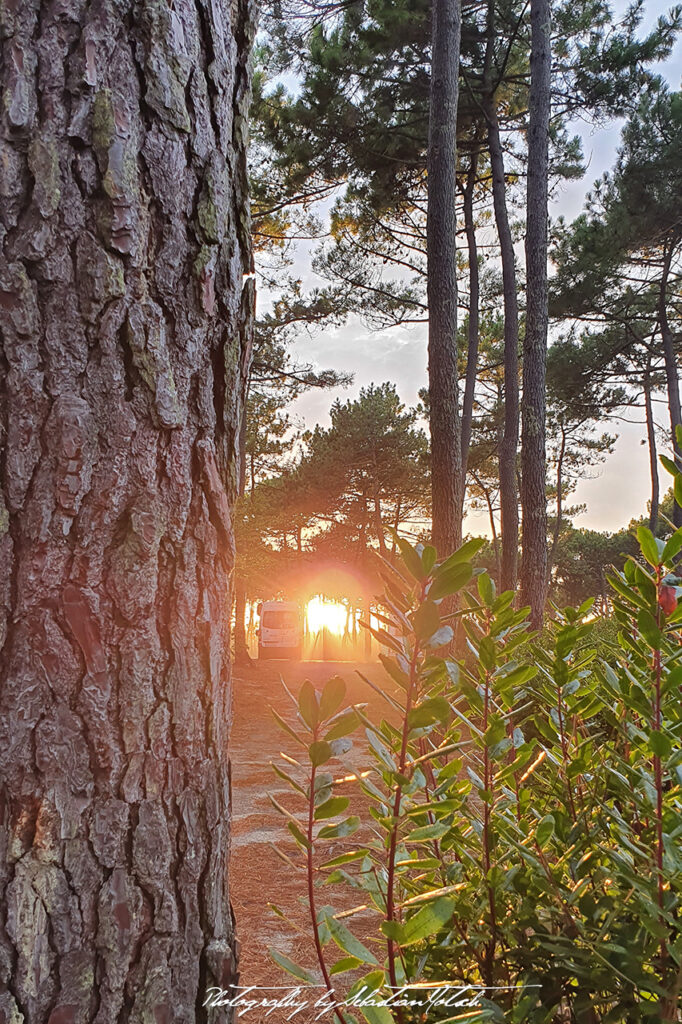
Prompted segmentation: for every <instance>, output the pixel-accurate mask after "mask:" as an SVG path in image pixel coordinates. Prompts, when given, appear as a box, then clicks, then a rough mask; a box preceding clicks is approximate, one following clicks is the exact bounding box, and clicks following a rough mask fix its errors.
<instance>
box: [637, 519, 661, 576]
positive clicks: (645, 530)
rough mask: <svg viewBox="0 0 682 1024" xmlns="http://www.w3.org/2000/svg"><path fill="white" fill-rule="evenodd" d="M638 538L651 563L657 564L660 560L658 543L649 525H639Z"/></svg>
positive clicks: (645, 555)
mask: <svg viewBox="0 0 682 1024" xmlns="http://www.w3.org/2000/svg"><path fill="white" fill-rule="evenodd" d="M637 540H638V541H639V547H640V550H641V552H642V554H643V556H644V558H645V559H646V560H647V562H648V563H649V565H653V566H657V565H658V564H659V561H660V558H659V554H658V545H657V544H656V538H655V537H654V535H653V533H652V532H651V530H650V529H649V527H648V526H638V527H637Z"/></svg>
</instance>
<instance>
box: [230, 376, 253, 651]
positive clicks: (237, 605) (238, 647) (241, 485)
mask: <svg viewBox="0 0 682 1024" xmlns="http://www.w3.org/2000/svg"><path fill="white" fill-rule="evenodd" d="M249 383H250V382H249V381H248V380H247V383H246V389H245V392H244V405H243V409H242V418H241V425H240V429H239V455H238V459H239V469H238V473H237V494H238V496H239V497H240V498H241V499H242V501H241V502H240V505H243V499H244V495H245V493H246V417H247V410H248V399H249ZM245 555H246V553H244V556H245ZM241 558H242V556H241V554H240V552H239V551H237V565H236V569H235V574H234V660H235V663H236V664H242V665H243V664H250V662H251V658H250V656H249V648H248V643H247V640H246V622H245V619H246V580H245V578H244V573H243V570H242V569H241V565H240V563H241Z"/></svg>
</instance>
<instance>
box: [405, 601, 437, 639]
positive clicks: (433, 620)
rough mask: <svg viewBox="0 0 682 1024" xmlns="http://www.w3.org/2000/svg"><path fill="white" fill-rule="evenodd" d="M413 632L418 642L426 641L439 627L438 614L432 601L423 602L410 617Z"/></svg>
mask: <svg viewBox="0 0 682 1024" xmlns="http://www.w3.org/2000/svg"><path fill="white" fill-rule="evenodd" d="M412 624H413V626H414V631H415V633H416V634H417V636H418V638H419V639H420V640H428V638H429V637H430V636H433V634H434V633H435V632H436V630H437V629H438V627H439V626H440V613H439V611H438V609H437V608H436V606H435V604H434V603H433V601H424V603H423V604H420V605H419V607H418V608H417V610H416V612H415V613H414V615H413V616H412Z"/></svg>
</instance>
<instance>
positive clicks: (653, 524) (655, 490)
mask: <svg viewBox="0 0 682 1024" xmlns="http://www.w3.org/2000/svg"><path fill="white" fill-rule="evenodd" d="M650 367H651V356H649V358H648V359H647V367H646V371H645V374H644V380H643V382H642V386H643V388H644V412H645V418H646V436H647V445H648V448H649V473H650V476H651V505H650V508H649V529H650V530H651V532H652V533H656V528H657V526H658V505H659V497H660V495H659V491H660V487H659V480H658V453H657V451H656V425H655V423H654V407H653V403H652V401H651V378H650V376H649V372H650Z"/></svg>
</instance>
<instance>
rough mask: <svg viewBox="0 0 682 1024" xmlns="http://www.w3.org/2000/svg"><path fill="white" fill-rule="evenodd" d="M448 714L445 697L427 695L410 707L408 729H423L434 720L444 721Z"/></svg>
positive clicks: (448, 706) (448, 709) (447, 704)
mask: <svg viewBox="0 0 682 1024" xmlns="http://www.w3.org/2000/svg"><path fill="white" fill-rule="evenodd" d="M449 715H450V705H449V703H448V702H447V700H446V699H445V697H429V698H428V700H424V701H422V703H421V704H418V705H417V707H415V708H412V709H411V711H410V712H409V714H408V716H407V724H408V727H409V728H410V729H423V728H424V726H426V725H433V723H434V722H445V721H446V720H447V718H448V717H449Z"/></svg>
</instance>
